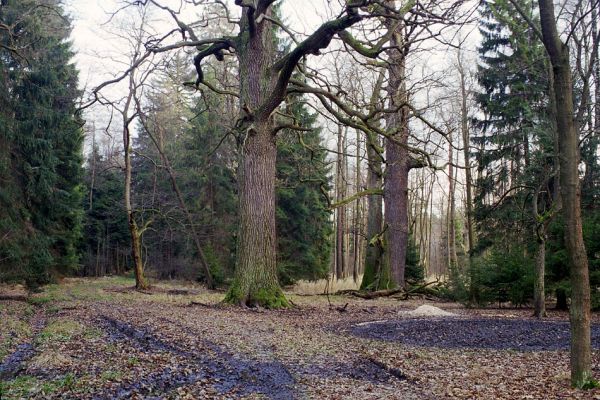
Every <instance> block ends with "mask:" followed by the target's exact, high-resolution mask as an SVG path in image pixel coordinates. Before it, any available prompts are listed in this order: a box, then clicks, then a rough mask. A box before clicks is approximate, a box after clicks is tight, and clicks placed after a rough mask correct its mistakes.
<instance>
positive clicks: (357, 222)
mask: <svg viewBox="0 0 600 400" xmlns="http://www.w3.org/2000/svg"><path fill="white" fill-rule="evenodd" d="M354 179H355V183H356V193H358V192H360V131H359V130H358V129H357V130H356V174H355V178H354ZM360 201H361V199H360V197H357V198H356V202H355V204H354V264H353V268H352V279H353V280H354V282H355V283H356V282H358V273H359V269H360V248H361V242H362V241H361V239H360V236H361V232H360V225H361V223H360V220H361V213H360Z"/></svg>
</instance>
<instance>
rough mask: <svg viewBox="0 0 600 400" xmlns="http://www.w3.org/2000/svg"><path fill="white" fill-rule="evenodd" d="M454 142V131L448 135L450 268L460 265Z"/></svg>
mask: <svg viewBox="0 0 600 400" xmlns="http://www.w3.org/2000/svg"><path fill="white" fill-rule="evenodd" d="M453 150H454V149H453V143H452V133H450V134H449V135H448V157H449V159H450V163H449V164H448V265H449V267H450V269H451V270H452V268H456V267H457V266H458V257H457V255H456V229H455V226H456V225H455V220H456V204H455V194H454V151H453Z"/></svg>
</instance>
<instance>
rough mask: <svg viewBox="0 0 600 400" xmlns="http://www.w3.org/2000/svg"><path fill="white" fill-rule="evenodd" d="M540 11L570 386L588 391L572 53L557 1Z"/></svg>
mask: <svg viewBox="0 0 600 400" xmlns="http://www.w3.org/2000/svg"><path fill="white" fill-rule="evenodd" d="M539 6H540V21H541V27H542V35H543V42H544V46H545V47H546V50H547V52H548V54H549V56H550V62H551V64H552V69H553V75H554V95H555V102H556V109H557V114H556V125H557V129H558V144H559V148H558V152H559V157H560V187H561V197H562V212H563V221H564V231H565V245H566V250H567V255H568V263H569V269H570V273H571V288H572V294H571V308H570V320H571V384H572V385H573V386H576V387H587V386H589V385H590V384H591V383H592V372H591V342H590V285H589V270H588V260H587V255H586V251H585V245H584V242H583V231H582V223H581V190H580V182H579V171H578V164H579V135H578V132H577V125H576V121H575V113H574V106H573V82H572V78H571V66H570V60H569V48H568V47H567V46H566V45H565V44H564V43H563V42H562V40H561V39H560V37H559V35H558V31H557V27H556V19H555V14H554V4H553V2H552V0H539Z"/></svg>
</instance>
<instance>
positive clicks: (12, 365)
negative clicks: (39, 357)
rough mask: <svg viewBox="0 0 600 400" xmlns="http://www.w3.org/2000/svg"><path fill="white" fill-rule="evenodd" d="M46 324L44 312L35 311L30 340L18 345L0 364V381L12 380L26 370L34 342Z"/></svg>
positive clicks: (33, 353) (31, 356)
mask: <svg viewBox="0 0 600 400" xmlns="http://www.w3.org/2000/svg"><path fill="white" fill-rule="evenodd" d="M46 323H47V321H46V317H45V315H44V311H43V310H37V311H36V312H35V314H34V315H33V317H32V318H31V320H30V325H31V340H30V341H29V342H26V343H21V344H20V345H18V346H17V349H16V350H15V351H14V352H13V353H12V354H10V355H8V356H7V357H5V358H4V360H3V361H2V363H0V380H3V381H4V380H6V381H8V380H11V379H14V378H16V377H17V376H18V375H19V374H20V373H21V372H23V371H24V370H25V369H26V368H27V362H28V361H29V360H30V359H32V358H33V356H34V355H35V353H36V349H35V340H36V338H37V337H38V335H39V334H40V332H41V331H42V330H43V329H44V328H45V327H46Z"/></svg>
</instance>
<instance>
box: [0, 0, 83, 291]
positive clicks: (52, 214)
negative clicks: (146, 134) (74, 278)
mask: <svg viewBox="0 0 600 400" xmlns="http://www.w3.org/2000/svg"><path fill="white" fill-rule="evenodd" d="M40 2H41V0H37V1H36V0H30V1H8V2H5V3H3V5H2V8H1V9H0V13H1V17H2V20H3V21H4V22H8V23H14V21H16V20H20V22H19V23H18V24H17V28H16V30H17V31H18V36H16V37H12V38H8V37H7V36H6V34H4V35H3V37H2V38H1V39H0V40H3V41H9V42H10V41H14V40H17V41H18V42H19V44H20V45H21V46H17V47H19V48H20V49H21V50H20V51H19V52H12V53H11V52H8V51H6V50H4V51H3V50H0V52H1V53H2V55H1V56H0V62H1V63H2V64H3V65H2V67H1V68H0V69H2V70H3V73H4V78H5V80H4V82H3V84H4V85H7V86H9V88H8V90H7V91H6V92H5V93H7V94H8V96H7V99H5V100H4V101H5V102H6V106H7V107H6V108H4V111H3V114H4V115H5V117H6V119H4V121H5V123H8V126H7V129H6V130H4V131H3V133H2V135H3V138H2V141H4V142H5V143H4V144H5V145H6V146H5V147H4V148H5V149H8V151H9V152H10V153H9V154H4V155H3V156H4V157H3V161H4V167H5V168H4V171H3V176H2V180H3V181H5V182H7V184H6V185H3V189H2V191H3V193H5V194H6V197H5V196H3V197H5V201H7V200H8V201H10V202H11V204H10V205H9V207H11V208H13V210H11V211H8V212H5V213H6V217H5V216H4V215H3V217H4V218H3V221H2V224H1V225H2V229H3V231H2V232H1V233H0V236H1V237H3V238H5V239H6V240H4V241H2V242H0V246H2V249H0V253H2V255H3V257H0V258H3V259H4V262H3V264H2V265H3V266H11V265H12V266H13V268H11V267H8V268H6V269H7V270H11V271H12V272H13V274H12V275H14V276H13V277H14V278H25V279H26V281H27V283H28V284H29V285H30V286H36V285H38V284H43V283H46V282H48V281H49V280H50V279H51V276H52V274H53V273H56V272H58V273H65V272H69V271H72V270H73V269H75V268H76V267H77V265H78V252H77V242H78V240H79V239H80V235H81V216H82V209H81V180H82V175H81V164H82V155H81V145H82V138H83V136H82V130H81V121H80V120H79V119H78V118H77V116H76V100H77V97H78V96H79V91H78V89H77V71H76V69H75V67H74V65H73V64H71V58H72V55H73V54H72V51H71V45H70V43H69V42H68V41H67V39H68V36H69V34H70V26H69V23H68V19H67V18H66V17H65V15H64V12H63V10H62V8H61V6H60V3H59V2H58V1H54V0H44V1H43V2H42V3H43V4H44V7H36V5H38V4H40ZM23 15H26V18H23ZM11 43H12V42H11ZM12 44H14V43H12ZM5 174H6V175H5ZM5 204H6V203H5Z"/></svg>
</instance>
